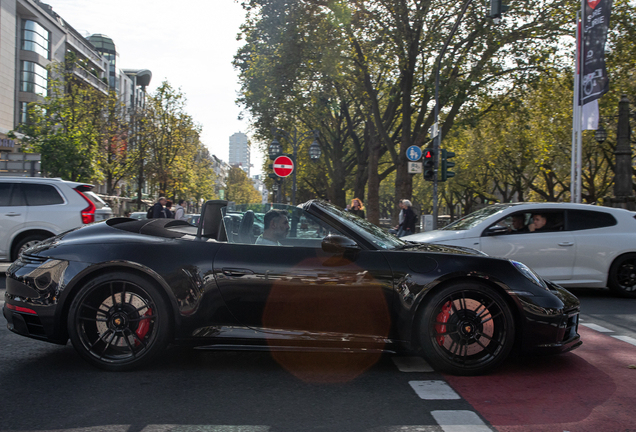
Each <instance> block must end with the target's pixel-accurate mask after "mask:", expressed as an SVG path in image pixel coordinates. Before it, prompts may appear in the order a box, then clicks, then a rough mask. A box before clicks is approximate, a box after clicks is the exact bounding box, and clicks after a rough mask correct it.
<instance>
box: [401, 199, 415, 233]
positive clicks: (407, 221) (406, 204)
mask: <svg viewBox="0 0 636 432" xmlns="http://www.w3.org/2000/svg"><path fill="white" fill-rule="evenodd" d="M412 206H413V205H412V204H411V201H409V200H407V199H405V200H402V210H403V212H404V220H403V221H402V222H401V223H400V225H399V227H398V237H406V236H409V235H411V234H415V223H416V222H417V216H416V215H415V212H414V211H413V209H412V208H411V207H412Z"/></svg>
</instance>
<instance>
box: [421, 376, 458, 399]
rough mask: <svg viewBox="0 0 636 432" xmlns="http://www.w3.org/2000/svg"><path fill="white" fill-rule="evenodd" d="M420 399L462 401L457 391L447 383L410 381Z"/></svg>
mask: <svg viewBox="0 0 636 432" xmlns="http://www.w3.org/2000/svg"><path fill="white" fill-rule="evenodd" d="M409 384H410V385H411V387H412V388H413V390H415V393H417V395H418V396H419V397H420V399H426V400H440V399H461V398H460V397H459V395H458V394H457V393H455V390H453V389H452V388H451V386H449V385H448V384H447V383H446V382H445V381H436V380H429V381H409Z"/></svg>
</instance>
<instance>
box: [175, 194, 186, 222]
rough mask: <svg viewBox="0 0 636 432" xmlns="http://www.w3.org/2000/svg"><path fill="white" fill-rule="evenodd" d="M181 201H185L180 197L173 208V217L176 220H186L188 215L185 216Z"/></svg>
mask: <svg viewBox="0 0 636 432" xmlns="http://www.w3.org/2000/svg"><path fill="white" fill-rule="evenodd" d="M183 203H185V200H182V199H180V200H179V203H178V204H177V206H176V207H175V209H174V218H175V219H176V220H187V219H188V217H187V216H186V212H185V208H183Z"/></svg>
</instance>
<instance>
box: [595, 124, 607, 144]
mask: <svg viewBox="0 0 636 432" xmlns="http://www.w3.org/2000/svg"><path fill="white" fill-rule="evenodd" d="M594 139H595V140H596V142H597V143H599V144H602V143H603V142H605V140H606V139H607V131H606V130H605V128H604V127H603V125H600V126H599V127H598V129H596V132H594Z"/></svg>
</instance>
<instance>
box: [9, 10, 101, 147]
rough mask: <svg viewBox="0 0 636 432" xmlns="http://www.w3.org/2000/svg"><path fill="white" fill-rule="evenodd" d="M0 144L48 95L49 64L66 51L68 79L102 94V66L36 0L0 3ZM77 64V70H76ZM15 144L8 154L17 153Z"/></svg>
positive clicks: (76, 35) (87, 47)
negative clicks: (70, 61) (70, 58)
mask: <svg viewBox="0 0 636 432" xmlns="http://www.w3.org/2000/svg"><path fill="white" fill-rule="evenodd" d="M0 5H1V6H0V139H7V138H9V137H8V133H9V131H11V130H13V129H15V127H16V126H17V125H19V124H20V123H24V122H26V119H27V106H28V104H29V102H40V101H42V100H44V98H45V97H46V96H47V95H48V92H49V80H50V78H51V77H50V76H49V75H50V71H49V69H47V66H49V65H50V64H51V63H52V62H63V61H64V60H65V58H66V54H67V53H69V52H72V53H74V54H75V55H76V57H77V58H78V59H79V60H81V62H78V63H77V64H75V65H74V66H73V74H74V75H75V76H76V77H78V78H79V79H81V80H82V81H84V82H85V83H87V84H88V85H91V86H93V87H95V88H96V89H98V90H100V91H102V92H104V93H106V92H108V84H107V82H106V81H107V71H108V61H107V60H106V59H105V58H104V57H103V56H102V55H101V54H100V53H98V52H97V51H96V50H95V47H94V46H92V44H91V43H90V42H88V41H87V40H86V39H85V38H84V37H83V36H82V35H81V34H80V33H79V32H78V31H77V30H75V29H74V28H73V27H72V26H71V25H70V24H69V23H67V22H66V21H64V20H63V19H62V18H61V17H60V16H59V15H58V14H56V13H55V12H54V11H53V9H52V8H51V6H49V5H47V4H45V3H42V2H40V1H38V0H1V1H0ZM80 63H81V65H80ZM19 148H20V145H19V141H15V140H14V142H13V147H12V151H14V152H17V151H19Z"/></svg>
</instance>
